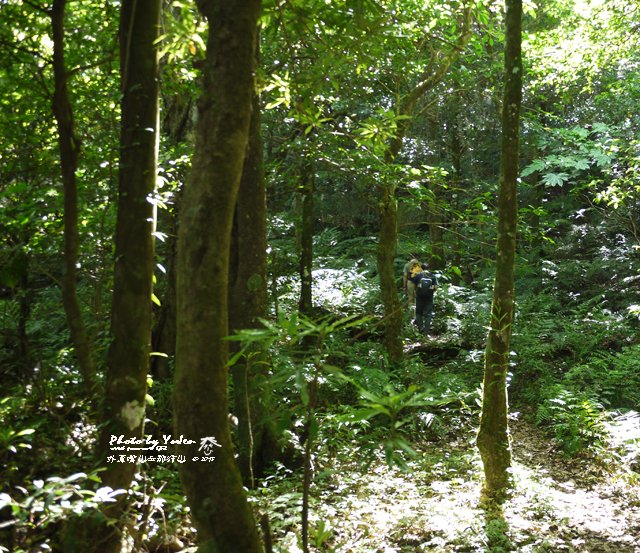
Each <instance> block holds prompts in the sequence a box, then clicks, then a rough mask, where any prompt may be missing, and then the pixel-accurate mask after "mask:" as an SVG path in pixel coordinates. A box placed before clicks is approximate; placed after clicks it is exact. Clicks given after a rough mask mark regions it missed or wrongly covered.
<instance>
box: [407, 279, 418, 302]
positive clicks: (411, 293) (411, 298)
mask: <svg viewBox="0 0 640 553" xmlns="http://www.w3.org/2000/svg"><path fill="white" fill-rule="evenodd" d="M407 303H408V304H409V307H411V306H414V305H415V304H416V285H415V284H414V283H413V281H412V280H409V281H407Z"/></svg>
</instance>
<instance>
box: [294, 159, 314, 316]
mask: <svg viewBox="0 0 640 553" xmlns="http://www.w3.org/2000/svg"><path fill="white" fill-rule="evenodd" d="M300 180H301V183H300V194H301V196H302V213H301V217H300V302H299V305H298V309H299V311H300V313H304V314H305V315H307V316H311V315H312V314H313V204H314V201H313V200H314V198H313V195H314V192H315V175H314V165H313V161H312V159H311V157H310V153H309V152H308V151H306V152H305V153H304V156H303V160H302V167H301V171H300Z"/></svg>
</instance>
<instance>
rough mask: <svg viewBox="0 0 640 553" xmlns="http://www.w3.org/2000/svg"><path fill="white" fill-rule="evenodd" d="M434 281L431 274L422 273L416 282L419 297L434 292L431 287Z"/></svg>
mask: <svg viewBox="0 0 640 553" xmlns="http://www.w3.org/2000/svg"><path fill="white" fill-rule="evenodd" d="M433 284H434V282H433V279H432V278H431V276H430V275H428V274H427V273H420V280H419V281H418V284H416V295H417V296H418V297H419V298H426V297H429V296H431V295H432V294H433V290H432V289H431V287H432V286H433Z"/></svg>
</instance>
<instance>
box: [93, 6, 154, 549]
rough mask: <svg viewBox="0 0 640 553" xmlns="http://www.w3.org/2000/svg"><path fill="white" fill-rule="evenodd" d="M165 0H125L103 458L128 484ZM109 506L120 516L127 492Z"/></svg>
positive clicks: (115, 480) (106, 535)
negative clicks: (122, 454)
mask: <svg viewBox="0 0 640 553" xmlns="http://www.w3.org/2000/svg"><path fill="white" fill-rule="evenodd" d="M160 6H161V4H160V0H123V2H122V7H121V12H120V72H121V79H122V83H121V87H122V104H121V107H122V115H121V117H122V120H121V129H120V132H121V134H120V172H119V183H118V217H117V222H116V236H115V274H114V286H113V298H112V307H111V335H112V342H111V345H110V347H109V353H108V359H107V372H106V390H105V400H104V413H103V416H104V425H103V430H102V433H101V437H100V438H101V439H100V450H99V459H100V461H101V462H102V463H103V466H104V467H105V470H104V472H102V473H101V478H102V482H103V484H104V485H107V486H111V487H112V488H114V489H121V488H122V489H128V488H129V486H130V485H131V481H132V479H133V476H134V474H135V472H136V470H137V464H136V463H118V462H115V463H113V462H112V463H107V462H106V460H107V457H108V455H109V453H110V448H109V445H110V444H109V441H110V438H111V436H124V438H125V439H129V438H141V437H142V436H143V433H144V418H145V417H144V414H145V398H146V393H147V374H148V371H149V353H150V342H151V294H152V278H153V236H152V232H153V230H154V229H153V220H154V211H153V206H152V205H151V203H150V202H149V197H150V196H152V195H153V192H154V189H155V184H156V176H157V160H158V144H159V142H158V141H159V112H158V59H157V57H158V56H157V44H156V39H157V37H158V30H159V19H160V9H161V8H160ZM121 497H122V499H121V500H119V501H118V502H116V503H114V504H112V506H111V507H109V508H108V509H106V511H105V512H106V514H107V516H109V517H112V518H115V519H119V518H120V517H121V516H122V513H123V512H124V510H125V508H126V505H127V499H126V497H124V496H121ZM99 538H100V539H99V540H96V542H94V543H100V544H101V545H100V546H99V547H98V549H97V551H100V553H107V552H110V551H119V548H120V535H119V533H118V527H117V526H115V527H110V528H106V529H102V531H101V532H100V533H99Z"/></svg>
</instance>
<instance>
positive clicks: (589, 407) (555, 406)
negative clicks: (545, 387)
mask: <svg viewBox="0 0 640 553" xmlns="http://www.w3.org/2000/svg"><path fill="white" fill-rule="evenodd" d="M606 419H607V417H606V414H605V413H604V412H603V410H602V405H601V404H600V403H598V402H596V401H594V400H592V399H590V398H588V397H586V396H583V395H578V394H575V393H573V392H571V391H569V390H566V389H564V388H562V387H561V386H559V385H556V386H554V387H553V388H552V390H551V394H550V395H549V397H548V398H547V399H546V400H545V401H544V402H543V403H542V404H541V405H540V406H539V407H538V411H537V413H536V422H537V423H538V424H540V425H543V426H547V427H549V429H550V430H551V432H552V433H553V435H554V437H555V439H556V440H557V441H558V443H559V445H560V447H561V448H562V450H563V451H564V452H565V454H567V455H569V456H573V455H576V454H577V453H579V452H582V451H588V452H592V453H595V452H598V451H601V450H602V449H604V447H605V446H606V443H607V436H608V431H607V428H606V425H605V421H606Z"/></svg>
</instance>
